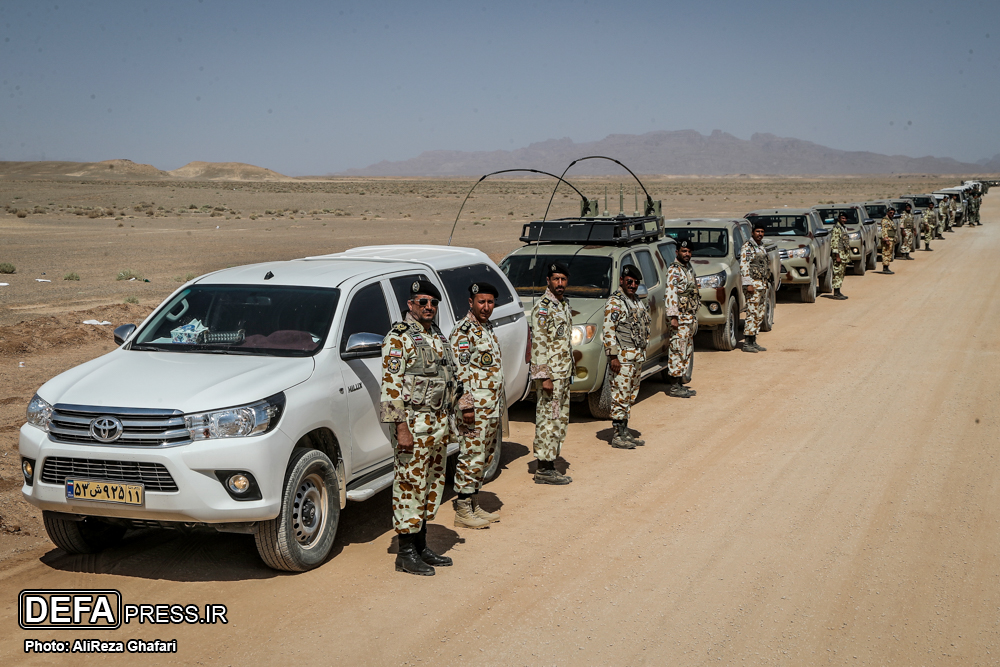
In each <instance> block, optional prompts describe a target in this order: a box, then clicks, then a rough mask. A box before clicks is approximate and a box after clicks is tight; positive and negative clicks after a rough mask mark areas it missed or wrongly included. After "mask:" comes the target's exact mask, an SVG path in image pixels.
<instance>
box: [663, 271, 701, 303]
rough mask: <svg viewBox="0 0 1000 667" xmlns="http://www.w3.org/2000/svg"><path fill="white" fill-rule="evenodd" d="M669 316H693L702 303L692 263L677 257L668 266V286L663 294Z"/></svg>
mask: <svg viewBox="0 0 1000 667" xmlns="http://www.w3.org/2000/svg"><path fill="white" fill-rule="evenodd" d="M663 300H664V301H665V302H666V307H667V317H682V316H693V315H694V314H695V313H697V312H698V306H699V305H701V293H700V292H699V291H698V279H697V277H696V276H695V275H694V269H692V268H691V265H690V264H682V263H681V261H680V260H679V259H675V260H674V261H673V262H671V264H670V266H668V267H667V288H666V290H665V291H664V294H663Z"/></svg>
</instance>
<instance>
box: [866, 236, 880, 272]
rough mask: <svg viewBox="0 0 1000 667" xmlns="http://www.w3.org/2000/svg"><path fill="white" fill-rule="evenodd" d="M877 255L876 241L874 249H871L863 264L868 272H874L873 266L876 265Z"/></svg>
mask: <svg viewBox="0 0 1000 667" xmlns="http://www.w3.org/2000/svg"><path fill="white" fill-rule="evenodd" d="M877 255H878V241H876V242H875V247H873V248H872V252H871V254H870V255H868V259H867V263H866V264H865V268H866V269H868V270H869V271H874V270H875V265H876V264H877V263H878V262H877V261H876V260H877V259H878V258H877Z"/></svg>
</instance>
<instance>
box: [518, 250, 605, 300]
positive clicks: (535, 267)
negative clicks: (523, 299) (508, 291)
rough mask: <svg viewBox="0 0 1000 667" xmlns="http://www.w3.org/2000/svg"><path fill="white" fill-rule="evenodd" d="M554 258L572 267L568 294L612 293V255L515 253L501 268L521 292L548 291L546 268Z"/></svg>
mask: <svg viewBox="0 0 1000 667" xmlns="http://www.w3.org/2000/svg"><path fill="white" fill-rule="evenodd" d="M553 262H562V263H563V264H565V265H566V266H567V267H568V268H569V284H568V285H567V286H566V292H565V294H566V296H577V297H581V296H582V297H586V298H588V299H606V298H608V295H609V294H611V258H610V257H597V256H594V255H548V254H541V253H539V255H538V257H535V255H534V254H524V255H511V256H510V257H508V258H507V259H505V260H504V261H503V262H502V263H501V264H500V268H501V269H502V270H503V272H504V273H506V274H507V278H508V279H509V280H510V282H511V284H512V285H514V289H515V290H517V293H518V294H520V295H521V296H541V295H542V294H544V293H545V273H546V269H547V268H548V266H549V265H550V264H552V263H553Z"/></svg>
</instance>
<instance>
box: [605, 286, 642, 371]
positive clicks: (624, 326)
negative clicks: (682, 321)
mask: <svg viewBox="0 0 1000 667" xmlns="http://www.w3.org/2000/svg"><path fill="white" fill-rule="evenodd" d="M649 322H650V317H649V307H648V306H647V305H646V303H645V302H644V301H642V300H640V299H638V298H635V299H630V298H629V297H627V296H625V294H624V293H623V292H622V291H621V290H618V291H617V292H615V293H614V294H612V295H611V296H610V297H608V300H607V302H606V303H605V304H604V330H603V333H602V334H601V342H602V343H603V344H604V351H605V353H606V354H608V355H610V356H613V357H616V356H618V355H619V354H620V353H621V351H622V350H623V349H626V350H642V351H645V350H646V345H647V344H649ZM619 329H620V330H621V331H619ZM619 333H621V334H622V336H619ZM621 339H627V340H629V341H631V342H630V343H629V344H628V345H626V346H623V345H621V343H622V342H623V340H621Z"/></svg>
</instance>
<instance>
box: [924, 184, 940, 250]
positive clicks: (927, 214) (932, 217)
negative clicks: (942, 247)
mask: <svg viewBox="0 0 1000 667" xmlns="http://www.w3.org/2000/svg"><path fill="white" fill-rule="evenodd" d="M937 227H938V214H937V211H936V210H935V209H934V198H933V197H931V200H930V202H928V204H927V210H925V211H924V250H932V248H931V239H933V238H934V236H935V232H936V231H937Z"/></svg>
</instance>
